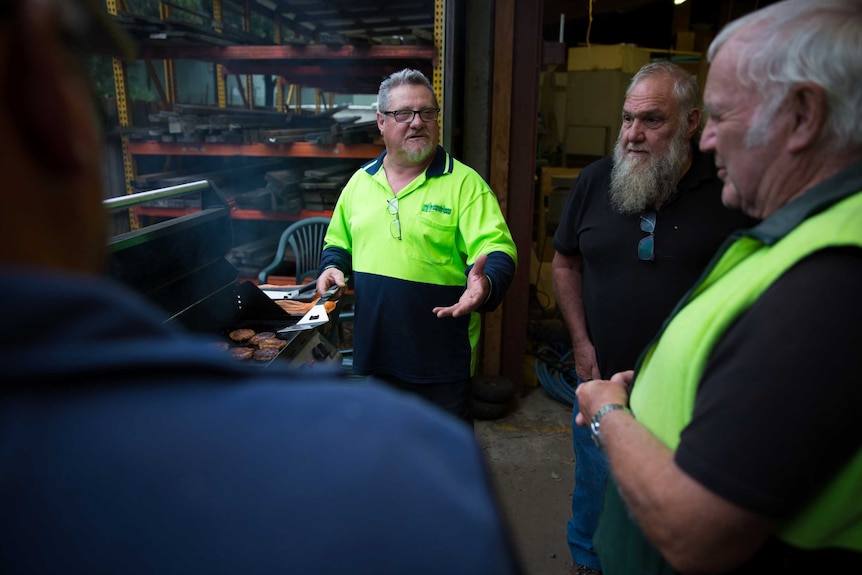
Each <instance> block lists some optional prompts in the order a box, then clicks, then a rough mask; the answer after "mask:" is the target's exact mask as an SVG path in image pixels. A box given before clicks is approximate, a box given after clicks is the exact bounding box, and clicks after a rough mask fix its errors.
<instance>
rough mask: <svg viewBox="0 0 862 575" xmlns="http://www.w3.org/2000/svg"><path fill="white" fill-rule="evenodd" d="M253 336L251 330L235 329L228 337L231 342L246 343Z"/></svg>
mask: <svg viewBox="0 0 862 575" xmlns="http://www.w3.org/2000/svg"><path fill="white" fill-rule="evenodd" d="M254 334H255V332H254V330H253V329H235V330H233V331H232V332H230V333H229V334H228V337H230V338H231V339H232V340H233V341H238V342H240V341H248V340H249V339H251V338H252V337H254Z"/></svg>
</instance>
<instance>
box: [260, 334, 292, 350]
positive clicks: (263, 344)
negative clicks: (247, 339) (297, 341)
mask: <svg viewBox="0 0 862 575" xmlns="http://www.w3.org/2000/svg"><path fill="white" fill-rule="evenodd" d="M286 345H287V342H286V341H284V340H283V339H279V338H277V337H267V338H264V339H261V340H259V341H258V342H257V346H258V347H259V348H261V349H269V348H274V349H284V348H285V346H286Z"/></svg>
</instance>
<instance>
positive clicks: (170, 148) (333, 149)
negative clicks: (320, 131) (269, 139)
mask: <svg viewBox="0 0 862 575" xmlns="http://www.w3.org/2000/svg"><path fill="white" fill-rule="evenodd" d="M129 150H130V151H131V153H132V154H137V155H141V156H163V155H165V156H166V155H171V156H256V157H292V158H349V159H357V160H368V159H371V158H376V157H377V156H379V155H380V153H381V152H382V151H383V146H382V145H378V144H350V145H345V144H331V145H318V144H312V143H310V142H293V143H289V144H260V143H250V144H221V143H214V144H209V143H203V142H202V143H181V142H129Z"/></svg>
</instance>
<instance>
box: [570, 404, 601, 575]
mask: <svg viewBox="0 0 862 575" xmlns="http://www.w3.org/2000/svg"><path fill="white" fill-rule="evenodd" d="M577 414H578V405H577V402H576V403H575V406H574V409H573V410H572V443H573V446H574V450H575V489H574V491H573V492H572V518H571V519H569V521H568V523H566V540H567V541H568V543H569V552H570V553H571V554H572V561H574V562H575V563H579V564H580V565H585V566H587V567H591V568H593V569H601V565H599V558H598V556H597V555H596V551H595V549H594V548H593V534H594V533H595V531H596V525H597V524H598V521H599V512H600V511H601V509H602V498H603V496H604V491H605V481H606V480H607V478H608V460H607V457H606V456H605V452H604V451H602V450H601V449H599V448H598V447H596V444H595V443H593V438H592V435H590V428H589V427H580V426H578V425H576V424H575V416H576V415H577Z"/></svg>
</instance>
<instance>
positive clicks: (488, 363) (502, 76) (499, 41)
mask: <svg viewBox="0 0 862 575" xmlns="http://www.w3.org/2000/svg"><path fill="white" fill-rule="evenodd" d="M514 28H515V0H500V1H498V2H497V3H496V9H495V15H494V77H493V86H494V89H493V94H494V98H493V99H492V105H491V142H492V144H491V146H492V147H491V168H490V173H489V178H490V185H491V189H492V190H494V193H495V194H496V195H497V199H498V200H499V201H500V208H501V209H502V210H503V214H504V215H505V216H506V217H507V219H508V218H509V214H508V211H507V206H508V203H509V202H508V199H509V142H510V137H511V114H512V111H511V107H512V60H513V57H512V51H513V48H514ZM504 307H505V304H504V305H501V306H500V307H499V308H497V310H496V311H494V312H492V313H487V314H485V317H484V328H483V330H482V331H483V333H484V337H483V339H482V374H483V375H500V363H501V357H500V356H501V346H502V338H503V311H504Z"/></svg>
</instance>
